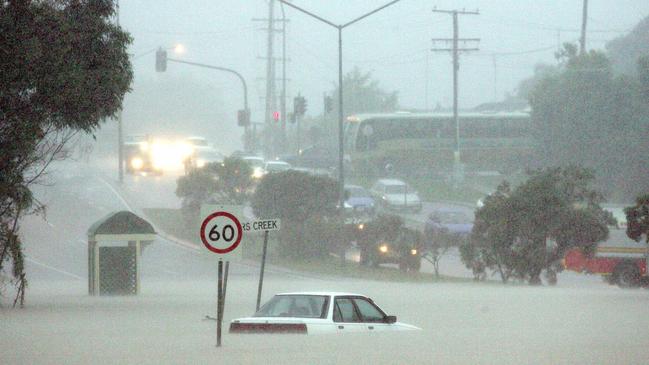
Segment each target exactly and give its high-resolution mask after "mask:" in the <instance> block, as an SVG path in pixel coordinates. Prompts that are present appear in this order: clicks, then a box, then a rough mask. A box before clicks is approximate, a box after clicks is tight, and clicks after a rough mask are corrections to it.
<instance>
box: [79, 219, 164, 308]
mask: <svg viewBox="0 0 649 365" xmlns="http://www.w3.org/2000/svg"><path fill="white" fill-rule="evenodd" d="M155 238H156V232H155V230H154V229H153V226H152V225H151V224H150V223H149V222H147V221H146V220H144V219H143V218H141V217H139V216H137V215H136V214H134V213H132V212H128V211H120V212H114V213H111V214H109V215H108V216H106V217H104V218H103V219H100V220H99V221H97V222H95V223H94V224H93V225H92V226H91V227H90V228H89V229H88V294H90V295H137V294H138V293H139V292H140V256H141V251H142V246H143V245H144V244H147V243H150V242H151V241H153V240H155Z"/></svg>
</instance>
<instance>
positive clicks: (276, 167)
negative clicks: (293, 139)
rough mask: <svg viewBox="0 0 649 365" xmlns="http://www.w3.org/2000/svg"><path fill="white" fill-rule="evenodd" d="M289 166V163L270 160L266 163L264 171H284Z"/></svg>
mask: <svg viewBox="0 0 649 365" xmlns="http://www.w3.org/2000/svg"><path fill="white" fill-rule="evenodd" d="M290 168H291V165H289V164H287V163H285V162H270V163H267V164H266V171H271V172H275V171H286V170H288V169H290Z"/></svg>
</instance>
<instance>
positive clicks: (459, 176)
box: [432, 9, 480, 185]
mask: <svg viewBox="0 0 649 365" xmlns="http://www.w3.org/2000/svg"><path fill="white" fill-rule="evenodd" d="M433 12H434V13H444V14H450V15H452V16H453V38H433V39H432V41H433V44H435V42H445V43H447V44H448V43H451V44H452V47H451V48H449V47H448V46H446V47H445V48H433V49H432V51H433V52H451V54H452V55H453V122H454V123H455V150H454V151H453V175H454V181H455V184H456V185H457V183H459V182H460V181H462V180H463V179H464V172H463V170H462V164H461V163H462V160H461V158H460V121H459V118H458V112H457V109H458V102H457V99H458V71H459V70H460V60H459V58H460V57H459V53H460V52H469V51H477V50H479V48H478V47H477V46H473V47H470V46H468V47H467V46H465V47H463V48H460V47H458V43H459V42H462V43H463V44H465V45H466V44H468V43H478V42H480V38H459V37H458V34H459V30H458V19H457V16H458V15H479V14H480V13H478V11H466V10H438V9H433Z"/></svg>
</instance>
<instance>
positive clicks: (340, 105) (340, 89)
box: [279, 0, 401, 211]
mask: <svg viewBox="0 0 649 365" xmlns="http://www.w3.org/2000/svg"><path fill="white" fill-rule="evenodd" d="M279 1H280V2H281V3H282V4H286V5H288V6H290V7H292V8H293V9H295V10H298V11H300V12H302V13H304V14H306V15H308V16H310V17H312V18H315V19H317V20H319V21H321V22H323V23H325V24H328V25H330V26H332V27H334V28H336V29H338V185H339V186H338V189H339V190H338V199H339V201H338V202H339V204H340V209H341V211H342V210H343V209H344V205H345V175H344V171H343V160H344V147H343V137H344V136H343V123H344V121H343V35H342V34H343V29H345V28H346V27H348V26H350V25H352V24H354V23H356V22H358V21H360V20H362V19H365V18H367V17H368V16H370V15H372V14H374V13H376V12H378V11H381V10H383V9H385V8H387V7H388V6H390V5H393V4H395V3H398V2H399V1H401V0H393V1H390V2H389V3H387V4H385V5H383V6H381V7H379V8H376V9H374V10H372V11H370V12H369V13H366V14H364V15H361V16H359V17H358V18H356V19H354V20H351V21H349V22H347V23H344V24H334V23H333V22H330V21H329V20H327V19H324V18H322V17H320V16H318V15H316V14H313V13H311V12H309V11H307V10H304V9H302V8H300V7H298V6H295V5H293V4H291V3H289V2H288V1H286V0H279Z"/></svg>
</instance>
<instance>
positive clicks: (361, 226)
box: [358, 223, 365, 231]
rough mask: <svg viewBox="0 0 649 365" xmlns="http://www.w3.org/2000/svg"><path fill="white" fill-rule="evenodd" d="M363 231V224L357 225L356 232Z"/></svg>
mask: <svg viewBox="0 0 649 365" xmlns="http://www.w3.org/2000/svg"><path fill="white" fill-rule="evenodd" d="M364 229H365V224H363V223H360V224H359V225H358V230H359V231H362V230H364Z"/></svg>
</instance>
